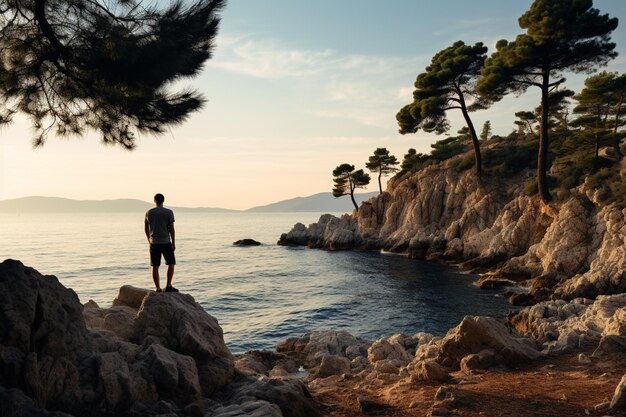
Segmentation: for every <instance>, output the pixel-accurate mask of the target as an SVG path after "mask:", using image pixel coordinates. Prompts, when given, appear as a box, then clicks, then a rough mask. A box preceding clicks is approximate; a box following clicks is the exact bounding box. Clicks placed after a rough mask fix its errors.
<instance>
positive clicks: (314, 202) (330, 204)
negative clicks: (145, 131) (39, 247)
mask: <svg viewBox="0 0 626 417" xmlns="http://www.w3.org/2000/svg"><path fill="white" fill-rule="evenodd" d="M376 194H378V193H375V192H373V193H365V194H355V196H354V198H355V200H356V202H357V204H361V202H362V201H365V200H367V199H369V198H371V197H373V196H375V195H376ZM150 207H154V204H153V203H149V202H147V201H142V200H135V199H130V198H125V199H117V200H72V199H69V198H61V197H22V198H15V199H12V200H0V213H126V212H131V213H133V212H134V213H137V212H145V211H146V210H148V209H149V208H150ZM166 207H169V208H171V209H173V210H175V211H177V212H182V213H185V212H187V213H188V212H198V213H226V212H239V211H240V210H229V209H223V208H213V207H197V208H191V207H171V206H166ZM353 208H354V206H353V205H352V202H351V201H350V197H349V196H345V197H341V198H335V197H333V196H332V194H331V193H318V194H313V195H311V196H308V197H296V198H292V199H289V200H283V201H278V202H276V203H272V204H268V205H265V206H258V207H252V208H250V209H248V210H245V211H246V212H250V213H280V212H285V213H288V212H305V211H310V212H324V213H349V212H352V209H353Z"/></svg>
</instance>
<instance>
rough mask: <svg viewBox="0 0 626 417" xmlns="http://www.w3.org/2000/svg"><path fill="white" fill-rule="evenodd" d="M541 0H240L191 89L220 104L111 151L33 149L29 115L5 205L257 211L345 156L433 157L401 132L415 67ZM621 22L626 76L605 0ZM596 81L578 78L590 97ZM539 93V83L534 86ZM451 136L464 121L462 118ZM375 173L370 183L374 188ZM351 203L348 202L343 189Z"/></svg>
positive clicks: (426, 140) (489, 38)
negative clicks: (382, 150)
mask: <svg viewBox="0 0 626 417" xmlns="http://www.w3.org/2000/svg"><path fill="white" fill-rule="evenodd" d="M530 4H531V1H530V0H515V1H502V0H474V1H471V2H468V1H465V0H438V1H429V0H389V1H384V2H383V1H380V0H316V1H310V0H263V1H259V0H230V1H229V2H228V3H227V6H226V8H225V10H224V11H223V12H222V13H221V18H222V21H221V24H220V32H219V35H218V36H217V39H216V42H215V43H216V48H215V50H214V54H213V57H212V59H211V60H210V61H208V63H207V65H206V67H205V69H204V71H203V72H202V73H201V75H200V76H198V77H196V78H194V79H190V80H185V81H184V83H183V85H185V86H191V87H193V88H196V89H198V90H199V91H201V92H202V93H203V94H204V95H205V96H206V98H207V99H208V100H209V101H208V103H207V105H206V106H205V107H204V108H203V109H202V110H201V111H199V112H197V113H194V114H193V115H192V116H191V118H190V119H189V120H188V121H187V122H186V123H185V124H184V125H182V126H180V127H176V128H173V129H171V130H170V131H169V132H168V133H166V134H165V135H162V136H159V137H157V138H155V137H153V136H142V137H139V138H138V142H137V143H138V146H137V149H135V150H134V151H132V152H129V151H126V150H123V149H121V148H117V147H110V146H104V145H102V144H100V142H99V141H98V136H97V135H96V134H94V133H90V134H87V135H86V136H85V137H83V138H70V139H65V138H60V139H59V138H55V137H50V138H49V140H48V141H47V142H46V144H45V146H43V147H42V148H37V149H33V148H32V146H31V138H32V130H31V129H30V124H29V121H28V120H26V119H24V118H23V117H18V118H16V120H15V122H14V123H13V124H12V125H10V126H8V127H4V128H2V129H0V200H4V199H10V198H18V197H24V196H31V195H39V196H59V197H66V198H73V199H96V200H102V199H115V198H137V199H140V200H146V201H150V200H151V199H152V196H153V195H154V194H155V193H157V192H161V193H163V194H164V195H165V196H166V205H168V204H169V205H173V206H188V207H223V208H231V209H246V208H250V207H253V206H257V205H263V204H268V203H272V202H275V201H279V200H284V199H288V198H293V197H297V196H306V195H310V194H314V193H318V192H328V191H330V190H331V189H332V174H331V172H332V170H333V169H334V168H335V167H336V166H337V165H339V164H341V163H344V162H345V163H350V164H354V165H356V166H357V168H365V162H366V161H367V158H368V156H369V155H370V154H372V153H373V151H374V149H376V148H377V147H386V148H387V149H389V150H390V151H391V153H392V154H394V155H396V157H397V158H398V159H399V160H401V159H402V156H403V155H404V154H405V153H406V151H407V150H408V149H409V148H415V149H417V151H418V152H424V153H428V152H429V150H430V144H431V143H433V142H435V141H436V140H439V139H442V138H443V137H441V136H437V135H435V134H427V133H423V132H418V133H417V134H413V135H400V134H399V133H398V132H397V130H398V127H397V124H396V120H395V114H396V113H397V111H398V110H399V109H400V108H401V107H402V106H404V105H405V104H408V103H409V102H411V101H412V91H413V83H414V81H415V77H416V76H417V74H419V73H420V72H422V71H423V70H424V68H425V67H426V66H427V65H428V64H429V62H430V60H431V58H432V56H433V55H434V54H435V53H437V52H438V51H440V50H441V49H444V48H446V47H448V46H450V45H451V44H452V43H453V42H455V41H457V40H463V41H464V42H465V43H472V44H473V43H475V42H483V43H484V44H485V45H487V46H488V47H489V53H491V52H493V50H494V49H495V43H496V41H497V40H499V39H513V38H514V37H515V35H517V34H519V33H521V29H520V28H519V26H518V24H517V19H518V18H519V16H520V15H521V14H523V13H524V11H526V10H527V9H528V8H529V7H530ZM594 7H596V8H598V9H600V11H601V12H603V13H609V15H611V16H612V17H618V18H620V20H621V22H620V23H621V24H620V26H619V27H618V28H617V30H616V31H615V32H613V35H612V39H613V41H614V42H616V43H617V51H618V53H619V56H618V58H617V59H615V60H614V61H612V62H611V63H610V64H609V66H608V67H607V68H606V69H607V70H610V71H619V72H624V71H626V1H623V0H595V1H594ZM584 78H585V76H584V75H575V74H567V79H568V82H567V87H568V88H570V89H573V90H575V91H579V90H580V89H581V87H582V83H583V80H584ZM534 90H537V91H534ZM538 103H539V91H538V89H530V90H529V91H528V92H527V93H526V94H524V95H522V96H520V97H515V96H510V97H507V98H505V99H504V100H502V101H501V102H499V103H497V104H495V105H494V106H492V107H491V108H490V109H487V110H482V111H479V112H476V113H473V114H472V119H473V121H474V124H475V126H477V128H478V129H480V127H481V126H482V124H483V123H484V121H486V120H490V121H491V125H492V129H493V133H494V134H500V135H506V134H508V133H509V132H511V131H512V130H513V127H514V125H513V120H514V118H515V117H514V113H515V112H516V111H520V110H530V109H533V108H535V107H536V106H537V105H538ZM449 118H450V120H451V122H452V129H451V131H450V133H454V132H456V131H457V130H458V129H460V128H461V127H462V126H463V122H462V117H461V115H460V114H456V113H454V112H453V113H450V114H449ZM377 187H378V186H377V183H376V181H372V184H371V185H370V186H369V189H367V190H364V191H375V190H376V189H377ZM344 198H345V197H344Z"/></svg>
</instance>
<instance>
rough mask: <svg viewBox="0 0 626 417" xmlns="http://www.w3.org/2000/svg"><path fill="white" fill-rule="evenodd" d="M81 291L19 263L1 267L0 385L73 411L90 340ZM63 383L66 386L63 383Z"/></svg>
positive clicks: (40, 402)
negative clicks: (82, 358)
mask: <svg viewBox="0 0 626 417" xmlns="http://www.w3.org/2000/svg"><path fill="white" fill-rule="evenodd" d="M82 310H83V306H82V304H81V303H80V301H79V300H78V297H77V296H76V293H75V292H74V291H72V290H70V289H68V288H65V287H64V286H63V285H61V283H59V280H58V279H57V278H56V277H54V276H51V275H42V274H40V273H39V272H37V271H36V270H34V269H33V268H28V267H26V266H24V265H23V264H22V263H21V262H19V261H14V260H10V259H8V260H5V261H4V262H2V263H0V385H1V386H4V387H6V388H17V389H19V390H21V391H23V392H24V393H25V394H26V395H28V396H29V397H31V398H32V399H34V400H35V402H36V403H37V404H38V405H40V406H42V407H44V408H46V407H48V406H55V408H57V409H61V410H68V411H70V410H72V409H74V408H75V405H76V404H77V402H78V400H79V399H80V397H81V393H80V386H79V381H80V375H79V373H78V362H79V360H80V358H81V357H82V356H83V355H84V354H85V353H84V352H88V351H89V350H90V338H89V335H88V332H87V328H86V327H85V321H84V320H83V316H82ZM60 381H61V382H62V383H60Z"/></svg>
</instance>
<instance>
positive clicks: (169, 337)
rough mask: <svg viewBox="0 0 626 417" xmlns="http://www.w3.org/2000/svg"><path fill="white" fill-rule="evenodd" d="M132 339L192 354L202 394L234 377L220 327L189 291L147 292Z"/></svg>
mask: <svg viewBox="0 0 626 417" xmlns="http://www.w3.org/2000/svg"><path fill="white" fill-rule="evenodd" d="M133 341H135V342H136V343H143V344H144V345H146V344H147V345H150V344H160V345H162V346H164V347H166V348H167V349H170V350H172V351H174V352H176V353H179V354H181V355H186V356H190V357H192V358H193V359H194V360H195V363H196V366H197V368H198V377H199V380H200V387H201V389H202V392H203V394H204V395H205V396H208V395H210V394H212V393H214V392H216V391H218V390H219V389H221V388H222V387H224V386H225V385H226V384H227V383H228V382H230V381H231V380H232V379H233V377H234V361H233V357H232V355H231V354H230V351H229V350H228V348H227V347H226V345H225V344H224V335H223V332H222V328H221V327H220V326H219V324H218V322H217V320H216V319H215V318H214V317H212V316H210V315H208V314H207V313H206V312H205V311H204V309H203V308H202V307H201V306H200V305H199V304H198V303H196V302H195V300H194V299H193V297H192V296H190V295H188V294H182V293H168V294H165V293H156V292H149V293H148V294H147V295H146V297H145V298H144V300H143V303H142V304H141V308H140V309H139V312H138V313H137V318H136V320H135V329H134V336H133Z"/></svg>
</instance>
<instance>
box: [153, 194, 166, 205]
mask: <svg viewBox="0 0 626 417" xmlns="http://www.w3.org/2000/svg"><path fill="white" fill-rule="evenodd" d="M164 201H165V197H163V194H161V193H159V194H155V195H154V202H155V203H157V204H163V202H164Z"/></svg>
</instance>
